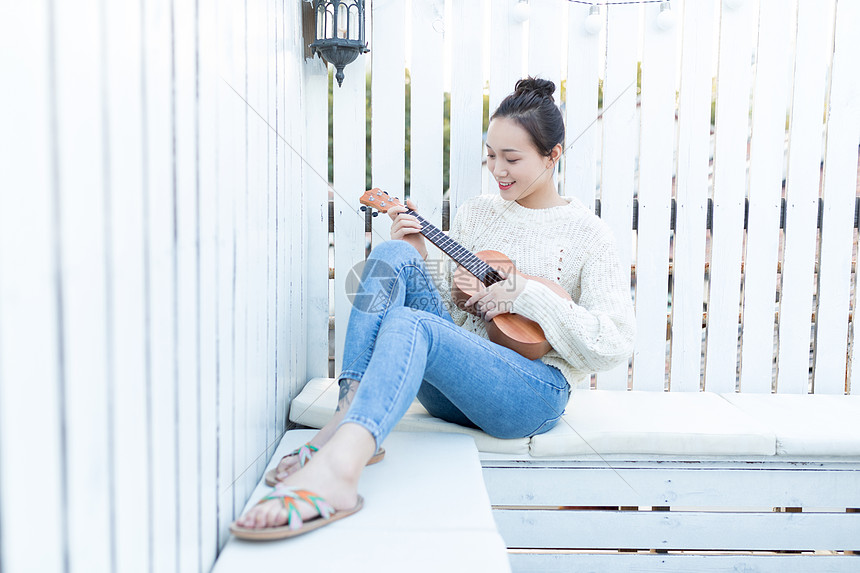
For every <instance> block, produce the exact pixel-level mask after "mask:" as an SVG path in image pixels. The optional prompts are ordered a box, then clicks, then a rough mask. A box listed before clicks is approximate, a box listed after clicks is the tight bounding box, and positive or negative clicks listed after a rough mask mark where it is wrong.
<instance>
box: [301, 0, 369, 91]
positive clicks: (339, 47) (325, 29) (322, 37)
mask: <svg viewBox="0 0 860 573" xmlns="http://www.w3.org/2000/svg"><path fill="white" fill-rule="evenodd" d="M313 2H314V17H315V19H316V38H315V41H314V43H313V44H311V49H312V50H313V51H314V53H317V54H319V55H320V56H321V57H322V58H323V59H324V60H325V61H327V62H329V63H331V64H332V65H333V66H334V67H335V69H336V70H337V73H336V74H335V78H336V79H337V85H338V86H340V85H343V77H344V76H343V68H344V67H345V66H346V65H347V64H350V63H352V62H354V61H355V59H356V58H357V57H358V56H359V55H360V54H364V53H365V52H369V51H370V50H368V49H367V44H366V43H365V41H364V0H313Z"/></svg>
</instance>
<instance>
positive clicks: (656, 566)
mask: <svg viewBox="0 0 860 573" xmlns="http://www.w3.org/2000/svg"><path fill="white" fill-rule="evenodd" d="M510 561H511V569H512V570H513V571H516V572H517V573H526V572H538V571H539V572H541V573H553V572H567V571H634V570H637V569H639V570H644V571H660V572H665V573H672V572H675V573H688V572H690V571H696V572H701V573H711V572H714V573H717V572H719V573H725V572H728V571H756V572H757V573H806V572H807V571H819V572H821V573H825V572H826V573H850V572H853V571H855V570H856V567H857V562H856V559H854V558H852V557H850V556H844V555H842V556H836V555H834V556H831V555H752V554H740V555H690V554H682V555H677V554H672V555H659V554H653V555H648V554H642V553H633V554H622V553H602V554H601V553H543V554H541V553H536V554H535V553H525V552H523V553H520V552H512V553H511V554H510Z"/></svg>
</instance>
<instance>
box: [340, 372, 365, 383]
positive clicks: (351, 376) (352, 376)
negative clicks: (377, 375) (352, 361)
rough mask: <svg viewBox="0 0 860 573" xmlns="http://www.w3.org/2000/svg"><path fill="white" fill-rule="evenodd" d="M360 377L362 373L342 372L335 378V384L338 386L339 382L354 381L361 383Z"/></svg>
mask: <svg viewBox="0 0 860 573" xmlns="http://www.w3.org/2000/svg"><path fill="white" fill-rule="evenodd" d="M362 376H364V372H358V371H357V370H344V371H343V372H341V373H340V376H338V377H337V383H338V384H340V381H341V380H355V381H356V382H361V377H362Z"/></svg>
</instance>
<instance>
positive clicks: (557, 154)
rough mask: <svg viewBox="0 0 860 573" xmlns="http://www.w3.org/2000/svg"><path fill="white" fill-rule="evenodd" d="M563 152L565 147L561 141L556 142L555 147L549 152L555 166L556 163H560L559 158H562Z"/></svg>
mask: <svg viewBox="0 0 860 573" xmlns="http://www.w3.org/2000/svg"><path fill="white" fill-rule="evenodd" d="M562 153H564V149H563V148H562V146H561V144H560V143H556V144H555V147H553V148H552V151H550V153H549V158H550V160H552V165H553V167H555V164H556V163H558V160H559V159H561V155H562Z"/></svg>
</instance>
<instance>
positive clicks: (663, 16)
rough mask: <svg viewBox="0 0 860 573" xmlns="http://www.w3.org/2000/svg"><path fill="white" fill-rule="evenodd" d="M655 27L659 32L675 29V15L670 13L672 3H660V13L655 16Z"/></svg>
mask: <svg viewBox="0 0 860 573" xmlns="http://www.w3.org/2000/svg"><path fill="white" fill-rule="evenodd" d="M657 27H658V28H660V29H661V30H671V29H672V28H674V27H675V13H674V12H673V11H672V3H671V2H669V1H668V0H667V1H666V2H660V13H659V14H657Z"/></svg>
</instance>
